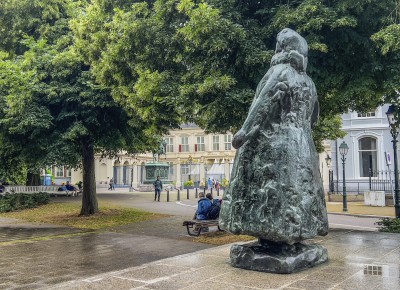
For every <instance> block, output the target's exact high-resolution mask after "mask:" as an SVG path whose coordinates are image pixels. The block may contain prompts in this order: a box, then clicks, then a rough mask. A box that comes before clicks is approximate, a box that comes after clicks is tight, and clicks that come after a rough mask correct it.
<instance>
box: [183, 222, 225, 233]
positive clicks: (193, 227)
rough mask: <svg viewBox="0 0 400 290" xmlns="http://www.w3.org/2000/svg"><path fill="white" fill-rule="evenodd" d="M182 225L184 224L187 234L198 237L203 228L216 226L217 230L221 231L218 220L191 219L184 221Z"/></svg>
mask: <svg viewBox="0 0 400 290" xmlns="http://www.w3.org/2000/svg"><path fill="white" fill-rule="evenodd" d="M182 225H183V226H186V229H187V232H188V234H189V236H192V237H198V236H199V235H200V233H201V231H202V230H203V229H204V228H208V227H215V226H217V227H218V230H219V231H222V230H221V229H220V227H219V224H218V220H191V221H184V222H183V224H182Z"/></svg>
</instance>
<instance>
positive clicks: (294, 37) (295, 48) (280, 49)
mask: <svg viewBox="0 0 400 290" xmlns="http://www.w3.org/2000/svg"><path fill="white" fill-rule="evenodd" d="M307 55H308V45H307V41H306V40H305V39H304V38H303V37H302V36H301V35H300V34H298V33H297V32H296V31H294V30H292V29H290V28H285V29H283V30H282V31H281V32H279V33H278V35H277V37H276V49H275V55H274V56H273V57H272V59H271V66H273V65H276V64H280V63H290V64H291V65H292V66H293V67H294V68H295V69H296V70H297V71H299V72H305V71H306V69H307V63H308V57H307Z"/></svg>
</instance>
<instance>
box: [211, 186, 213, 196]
mask: <svg viewBox="0 0 400 290" xmlns="http://www.w3.org/2000/svg"><path fill="white" fill-rule="evenodd" d="M212 190H213V188H212V187H211V195H212Z"/></svg>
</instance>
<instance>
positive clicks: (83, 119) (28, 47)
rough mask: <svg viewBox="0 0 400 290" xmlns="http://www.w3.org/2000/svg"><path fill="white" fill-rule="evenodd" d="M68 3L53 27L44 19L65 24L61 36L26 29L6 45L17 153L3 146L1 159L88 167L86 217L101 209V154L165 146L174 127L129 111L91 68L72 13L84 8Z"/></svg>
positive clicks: (10, 129)
mask: <svg viewBox="0 0 400 290" xmlns="http://www.w3.org/2000/svg"><path fill="white" fill-rule="evenodd" d="M17 2H18V3H20V1H16V2H15V3H17ZM28 2H29V1H26V3H25V4H27V3H28ZM46 2H47V1H42V2H41V4H42V5H41V6H40V7H42V8H43V9H42V10H41V12H42V13H46V11H47V9H48V7H47V6H46V5H45V4H46ZM67 2H70V3H67ZM35 3H37V1H36V2H35ZM60 3H63V4H65V5H67V4H76V3H73V1H60ZM27 5H28V4H27ZM28 6H29V5H28ZM64 8H65V9H64V11H65V14H62V15H59V18H58V19H53V20H54V21H53V22H52V23H51V25H50V26H48V24H47V23H45V24H44V25H45V26H46V27H47V28H48V30H52V28H54V27H57V29H56V31H57V32H58V33H59V34H58V35H57V36H54V37H47V34H46V33H44V32H41V29H40V28H38V29H37V30H38V31H39V32H38V35H35V33H33V34H32V35H29V34H24V35H23V36H22V37H21V39H20V41H19V42H18V41H16V42H15V45H13V46H5V47H4V49H6V48H7V47H9V52H8V54H5V53H3V54H2V59H1V62H0V80H1V82H2V83H3V86H2V92H1V96H0V102H2V104H3V106H2V109H1V111H0V129H1V130H0V138H1V139H0V140H1V142H2V145H3V146H2V149H4V150H5V149H7V148H8V149H11V150H10V151H7V152H4V150H0V151H2V153H1V154H0V156H4V157H5V158H6V159H7V160H10V159H11V158H13V159H14V160H21V162H24V164H25V165H27V166H28V167H29V168H30V169H38V168H44V167H45V166H46V165H69V166H71V167H77V166H80V164H82V166H83V183H84V193H83V205H82V211H81V214H85V215H86V214H92V213H95V212H96V211H97V210H98V207H97V200H96V196H95V189H96V188H95V178H94V154H95V153H101V154H102V155H103V156H113V155H116V154H117V153H118V152H120V151H121V150H125V151H126V152H127V153H128V154H129V153H132V154H133V153H139V152H145V151H147V150H149V149H150V148H153V147H154V146H157V145H158V144H157V141H158V139H157V136H158V135H159V134H161V133H165V132H166V129H165V128H170V127H171V122H169V123H168V126H166V125H165V124H163V123H162V122H157V121H158V117H157V116H154V119H152V120H149V119H148V120H147V121H144V120H143V118H141V117H140V116H139V115H137V114H135V112H134V111H132V110H129V109H126V110H124V109H123V108H122V107H121V105H120V104H118V103H117V102H115V101H114V99H113V98H112V96H111V94H110V90H109V89H108V88H107V87H105V86H102V85H100V84H98V83H97V82H96V81H95V80H94V78H93V76H92V73H91V71H90V65H87V64H85V63H84V62H83V61H82V57H81V56H80V54H79V53H77V51H76V50H75V49H74V46H73V37H72V33H71V30H70V29H69V24H68V23H69V20H70V19H71V15H74V13H76V11H77V10H75V9H78V8H79V6H77V7H72V6H68V7H64ZM71 8H73V9H71ZM69 9H71V10H69ZM35 13H36V11H35ZM39 18H40V17H39ZM16 19H18V18H16ZM16 22H17V23H18V21H16ZM59 22H61V23H59ZM20 28H21V27H19V28H18V29H20ZM22 28H25V29H27V30H29V29H28V27H22ZM48 30H46V31H48ZM11 47H14V48H11ZM22 47H23V49H22ZM19 51H23V52H22V53H21V54H18V53H19Z"/></svg>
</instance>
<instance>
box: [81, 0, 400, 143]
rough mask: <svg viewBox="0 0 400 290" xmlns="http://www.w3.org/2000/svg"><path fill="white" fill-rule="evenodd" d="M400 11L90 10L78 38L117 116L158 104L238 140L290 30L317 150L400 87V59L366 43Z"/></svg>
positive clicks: (145, 5) (365, 7)
mask: <svg viewBox="0 0 400 290" xmlns="http://www.w3.org/2000/svg"><path fill="white" fill-rule="evenodd" d="M396 4H397V1H395V0H384V1H380V0H362V1H342V0H340V1H339V0H336V1H335V0H332V1H322V0H303V1H285V2H282V1H255V0H254V1H235V0H208V1H193V0H154V1H117V2H115V1H109V0H94V1H93V2H92V5H90V6H88V8H87V10H86V13H84V14H82V15H81V17H80V18H78V20H77V21H75V23H74V31H75V34H76V38H77V47H78V48H79V51H80V52H81V53H82V54H83V55H84V58H85V61H86V62H87V63H90V64H91V65H92V68H93V72H94V74H95V76H96V79H97V80H98V81H99V82H100V83H102V84H105V85H107V86H109V87H110V88H111V90H112V95H113V96H114V98H115V99H116V100H117V101H119V102H120V103H121V104H122V105H123V106H125V107H127V108H129V109H133V110H135V111H136V112H138V113H139V114H143V113H144V114H145V115H146V112H149V110H151V109H147V108H148V105H149V104H150V103H153V102H155V103H156V104H157V105H159V106H161V107H162V108H163V110H165V109H166V110H169V112H171V114H174V115H176V116H181V117H182V118H184V119H185V120H188V121H194V122H196V123H197V124H199V125H200V126H201V127H203V128H204V129H205V130H206V131H208V132H216V131H225V130H231V131H233V132H235V131H236V130H237V129H238V128H240V126H241V124H242V123H243V120H244V118H245V116H246V114H247V110H248V107H249V105H250V103H251V100H252V98H253V96H254V90H255V88H256V86H257V83H258V81H259V80H260V79H261V78H262V75H263V74H264V73H265V72H266V71H267V69H268V67H269V61H270V59H271V56H272V55H273V50H274V47H275V36H276V34H277V33H278V32H279V31H280V30H281V29H283V28H284V27H291V28H294V29H295V30H297V31H298V32H299V33H301V34H302V35H303V36H304V37H305V38H306V39H307V41H308V43H309V47H310V52H309V69H308V74H309V75H310V76H311V77H312V78H313V80H314V82H315V83H316V86H317V90H318V94H319V101H320V105H321V121H320V123H319V125H318V127H317V128H316V133H315V134H314V136H315V141H316V144H317V145H318V144H319V143H320V141H321V140H322V139H324V138H330V139H335V138H337V137H338V136H341V134H342V133H341V132H340V131H339V127H340V126H339V125H340V122H338V119H337V117H336V116H338V115H339V114H341V113H344V112H347V111H348V110H349V109H352V110H357V111H368V110H371V109H373V108H375V107H376V106H378V105H380V104H382V103H383V102H384V96H388V95H393V94H394V89H395V88H398V87H399V86H398V84H399V83H398V80H399V72H400V69H399V63H400V62H399V61H398V53H386V54H382V53H381V52H380V51H379V50H378V49H377V44H376V43H375V42H374V41H373V39H374V38H373V37H372V36H373V35H374V34H375V33H378V32H379V31H381V29H382V27H386V26H387V17H388V15H390V13H391V12H392V11H393V9H394V8H395V7H396ZM371 37H372V38H371ZM393 43H395V42H393ZM156 107H157V106H156ZM332 120H334V121H332Z"/></svg>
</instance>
